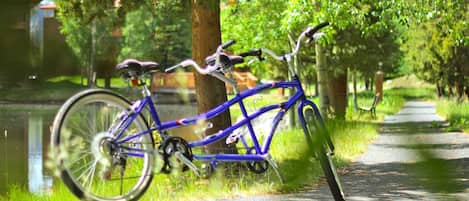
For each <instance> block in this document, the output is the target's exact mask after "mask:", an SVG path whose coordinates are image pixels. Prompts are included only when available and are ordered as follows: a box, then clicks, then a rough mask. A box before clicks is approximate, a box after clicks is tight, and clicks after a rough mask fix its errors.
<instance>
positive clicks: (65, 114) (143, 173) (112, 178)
mask: <svg viewBox="0 0 469 201" xmlns="http://www.w3.org/2000/svg"><path fill="white" fill-rule="evenodd" d="M130 108H131V105H130V103H129V102H128V101H127V100H126V99H125V98H123V97H121V96H119V95H116V94H114V93H112V92H110V91H106V90H88V91H84V92H81V93H79V94H77V95H75V96H73V97H71V98H70V99H69V100H68V101H67V102H66V103H65V104H64V105H63V106H62V108H61V109H60V110H59V112H58V113H57V115H56V117H55V120H54V125H53V129H52V138H51V140H52V148H53V149H54V150H55V151H56V152H54V153H55V154H56V155H57V157H59V159H58V163H59V164H58V165H59V168H60V176H61V178H62V180H63V181H64V183H65V185H66V186H67V187H68V188H69V189H70V190H71V191H72V193H73V194H75V195H76V196H77V197H78V198H80V199H82V200H114V201H115V200H137V199H138V198H139V197H140V196H141V195H143V193H144V192H145V191H146V189H147V188H148V186H149V184H150V182H151V180H152V178H153V171H152V170H153V169H152V166H153V163H154V157H153V153H154V152H153V151H154V144H153V138H152V136H151V134H145V135H141V136H140V137H136V138H134V139H132V140H130V141H128V142H125V143H118V142H117V139H116V135H117V133H119V132H123V135H122V137H121V138H120V139H122V138H123V137H126V136H129V135H132V134H136V133H140V132H143V131H147V130H148V124H147V122H146V121H145V119H144V118H143V117H142V115H141V114H140V115H138V116H137V117H136V118H135V119H134V120H133V121H132V118H126V116H128V114H129V111H131V109H130ZM126 124H129V125H128V127H126V126H125V125H126Z"/></svg>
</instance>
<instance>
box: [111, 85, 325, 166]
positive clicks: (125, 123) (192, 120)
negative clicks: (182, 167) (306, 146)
mask: <svg viewBox="0 0 469 201" xmlns="http://www.w3.org/2000/svg"><path fill="white" fill-rule="evenodd" d="M275 88H294V89H295V90H296V92H295V94H294V95H293V96H291V97H290V98H289V99H288V100H287V101H286V102H281V103H279V104H274V105H269V106H265V107H262V108H260V109H258V110H257V111H255V112H253V113H252V114H248V113H247V111H246V107H245V106H244V103H243V100H244V99H245V98H247V97H250V96H253V95H256V94H258V93H259V92H261V91H265V90H270V89H275ZM296 103H299V104H298V109H297V112H298V116H299V120H300V123H301V125H302V128H303V129H305V131H306V129H307V128H306V124H305V118H304V115H303V112H302V111H303V108H304V107H305V106H310V107H311V108H312V109H313V111H314V112H315V113H316V114H319V110H318V108H317V106H316V105H315V104H314V103H313V102H312V101H310V100H307V99H306V96H305V93H304V90H303V88H302V85H301V82H300V80H299V78H298V76H294V77H293V79H292V81H288V82H273V83H270V84H263V85H259V86H257V87H255V88H252V89H249V90H245V91H243V92H241V93H237V94H236V95H235V97H234V98H232V99H231V100H228V101H227V102H225V103H223V104H221V105H219V106H218V107H216V108H214V109H212V110H210V111H208V112H206V113H203V114H199V115H197V116H193V117H189V118H184V119H179V120H173V121H167V122H161V121H160V118H159V116H158V113H157V110H156V109H155V107H154V105H153V100H152V98H151V96H145V97H144V98H143V99H141V100H139V101H136V102H135V103H134V104H133V105H132V107H131V109H130V111H131V112H130V113H129V115H125V116H124V117H123V118H122V120H121V121H120V122H119V123H118V124H117V126H115V127H114V128H111V130H110V133H115V131H117V130H120V132H119V133H118V135H117V137H116V138H115V139H117V140H116V141H117V144H122V143H125V142H129V141H130V140H132V139H135V138H138V137H140V136H142V135H146V134H151V133H152V132H154V131H158V132H159V133H164V132H165V131H166V130H169V129H173V128H178V127H181V126H186V125H191V124H196V123H197V122H198V121H206V120H209V119H211V118H213V117H215V116H217V115H219V114H221V113H222V112H224V111H225V110H227V109H229V108H230V107H231V106H233V105H235V104H238V105H239V107H240V109H241V112H242V115H243V117H244V119H243V120H241V121H239V122H237V123H235V124H234V125H232V126H230V127H228V128H226V129H224V130H222V131H219V132H218V133H216V134H213V135H209V136H207V137H205V138H204V139H201V140H198V141H192V142H189V146H190V147H191V148H194V147H199V146H205V145H209V144H211V143H214V142H216V141H219V140H222V139H225V138H226V137H227V136H228V135H230V134H231V133H232V132H233V131H234V130H236V129H238V128H240V127H242V126H247V128H248V131H249V134H250V137H251V138H252V142H253V146H252V147H249V146H248V143H247V142H246V140H245V139H244V137H243V135H241V136H240V139H241V142H242V143H243V146H244V148H245V149H247V150H249V149H254V150H255V153H246V154H194V159H196V160H203V161H212V162H213V161H215V162H216V161H261V160H265V157H266V156H267V154H268V152H269V148H270V144H271V142H272V138H273V136H274V134H275V131H276V129H277V126H278V124H279V122H280V120H281V119H282V118H283V116H284V115H285V113H286V112H287V111H288V110H289V109H290V108H291V107H292V106H293V105H295V104H296ZM146 106H148V109H149V111H150V115H151V117H152V118H153V120H154V122H155V127H153V128H151V129H149V130H147V131H143V132H140V133H135V134H133V135H128V136H126V137H123V138H121V137H122V135H123V132H124V130H125V129H127V127H129V126H130V124H131V123H132V122H133V120H135V119H136V118H137V117H138V116H139V115H140V113H141V112H142V110H143V109H144V108H145V107H146ZM274 109H279V110H280V111H279V112H278V113H277V114H276V116H275V118H274V119H273V122H272V128H271V131H270V133H269V135H268V136H267V138H265V140H264V141H263V143H262V145H261V144H260V142H259V139H258V138H257V136H256V133H255V131H254V129H253V126H252V123H251V121H252V120H253V119H255V118H257V117H259V116H260V115H262V114H264V113H266V112H269V111H271V110H274ZM316 116H317V117H318V118H319V121H320V122H321V123H322V119H320V118H321V116H320V115H316ZM118 128H123V129H118ZM307 137H308V138H309V136H308V135H307ZM120 147H121V148H123V149H126V150H127V151H128V152H126V154H127V155H129V156H137V157H143V155H144V154H143V153H142V152H143V150H140V149H138V148H131V147H125V146H122V145H121V146H120Z"/></svg>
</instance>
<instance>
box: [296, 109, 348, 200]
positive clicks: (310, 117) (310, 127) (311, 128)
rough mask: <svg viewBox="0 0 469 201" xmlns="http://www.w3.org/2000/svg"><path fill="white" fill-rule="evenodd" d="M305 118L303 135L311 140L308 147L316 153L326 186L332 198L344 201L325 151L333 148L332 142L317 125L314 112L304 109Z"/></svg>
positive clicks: (320, 126) (328, 155)
mask: <svg viewBox="0 0 469 201" xmlns="http://www.w3.org/2000/svg"><path fill="white" fill-rule="evenodd" d="M304 118H305V123H306V127H305V129H306V130H305V135H306V138H307V140H311V141H312V142H309V145H310V146H312V147H311V149H312V151H314V152H315V153H316V156H317V157H318V159H319V163H320V164H321V168H322V169H323V171H324V175H325V176H326V180H327V184H328V185H329V189H330V190H331V193H332V196H333V197H334V200H336V201H342V200H345V198H344V193H343V189H342V185H341V183H340V180H339V176H338V175H337V171H336V169H335V167H334V163H333V161H332V159H331V154H330V152H329V151H327V150H328V149H327V148H328V147H333V146H331V145H332V140H331V139H330V138H329V136H324V135H326V133H327V132H326V131H325V129H326V128H324V127H322V124H319V122H318V121H317V119H316V117H315V115H314V112H313V111H312V110H311V109H306V110H305V112H304Z"/></svg>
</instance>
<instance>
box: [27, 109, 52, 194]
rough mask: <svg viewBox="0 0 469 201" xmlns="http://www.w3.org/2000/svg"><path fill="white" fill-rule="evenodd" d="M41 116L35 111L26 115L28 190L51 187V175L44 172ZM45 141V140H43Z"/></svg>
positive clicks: (35, 190)
mask: <svg viewBox="0 0 469 201" xmlns="http://www.w3.org/2000/svg"><path fill="white" fill-rule="evenodd" d="M43 125H44V122H43V120H42V116H41V115H38V114H36V113H33V114H30V115H29V116H28V189H29V191H30V192H35V193H39V192H44V191H47V189H50V188H51V187H52V177H51V176H49V175H46V174H44V171H43V164H44V163H43V160H44V158H43V157H44V156H45V155H46V154H43V143H44V142H43V141H42V140H43V131H44V128H43V127H44V126H43ZM45 143H47V142H45Z"/></svg>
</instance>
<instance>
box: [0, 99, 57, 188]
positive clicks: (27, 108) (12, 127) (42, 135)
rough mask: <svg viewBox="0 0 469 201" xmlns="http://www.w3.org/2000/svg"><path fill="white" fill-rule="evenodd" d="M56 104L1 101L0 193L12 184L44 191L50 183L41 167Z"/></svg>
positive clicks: (50, 179) (47, 175)
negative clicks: (38, 104)
mask: <svg viewBox="0 0 469 201" xmlns="http://www.w3.org/2000/svg"><path fill="white" fill-rule="evenodd" d="M57 109H58V106H37V105H0V129H1V133H2V134H3V135H2V139H1V140H0V147H1V152H0V153H1V154H0V161H1V163H0V193H1V194H4V193H5V192H7V191H8V188H9V187H10V186H12V185H17V186H22V187H24V188H26V189H28V190H29V191H31V192H43V191H44V190H45V189H48V188H50V186H51V185H52V177H51V176H50V174H49V173H48V171H47V170H45V168H44V164H45V155H46V154H44V153H47V151H46V150H47V149H48V147H49V139H50V134H49V133H50V132H49V126H50V125H51V122H52V119H53V116H54V114H55V112H56V111H57Z"/></svg>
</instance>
